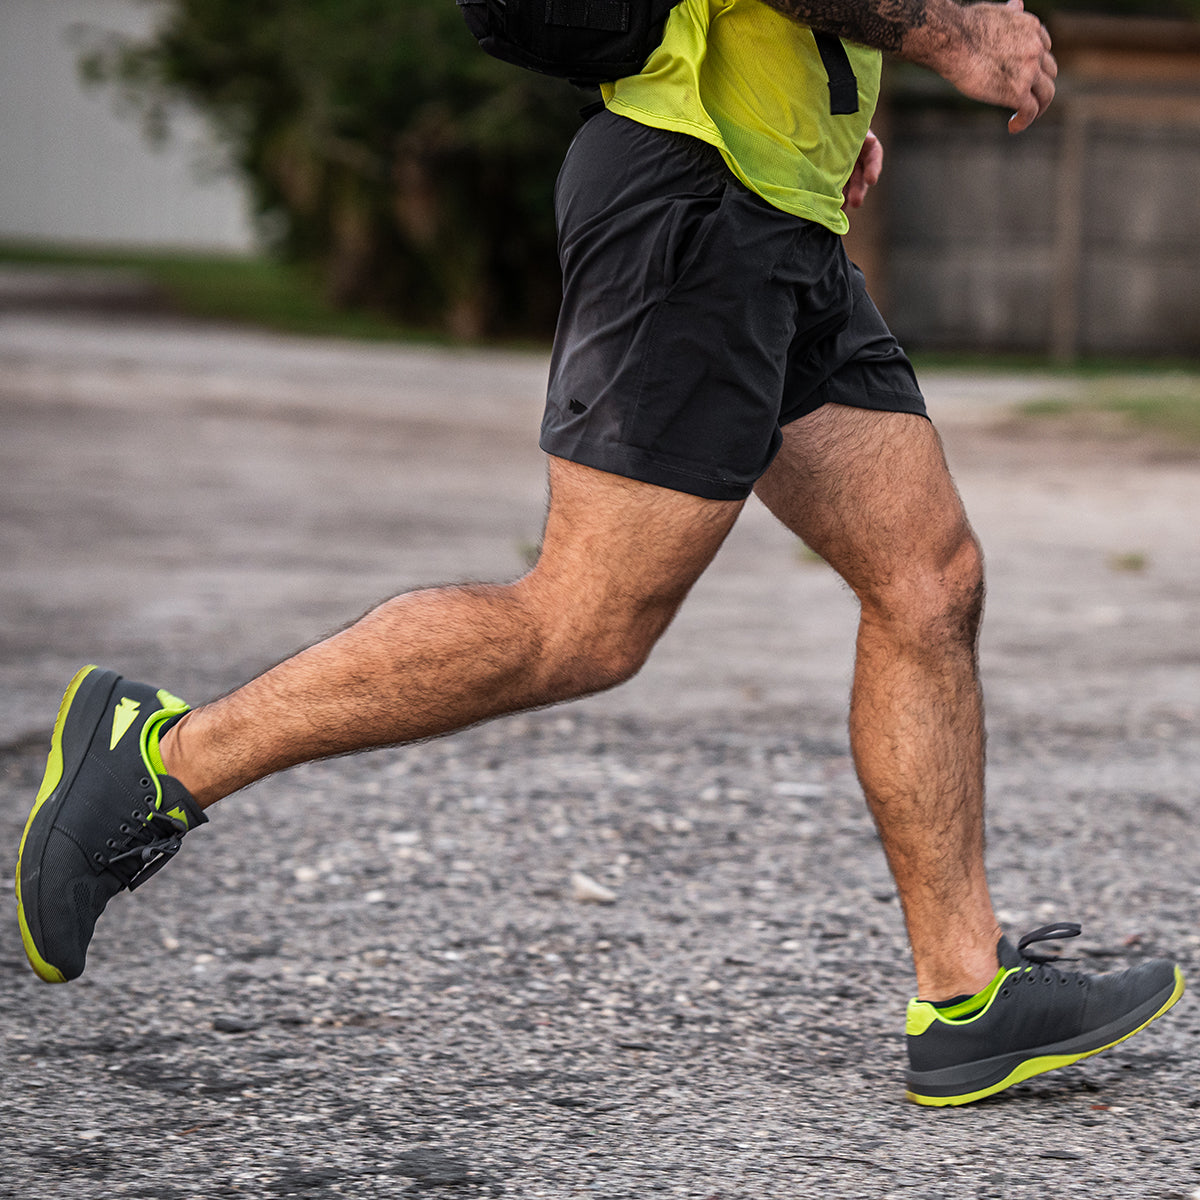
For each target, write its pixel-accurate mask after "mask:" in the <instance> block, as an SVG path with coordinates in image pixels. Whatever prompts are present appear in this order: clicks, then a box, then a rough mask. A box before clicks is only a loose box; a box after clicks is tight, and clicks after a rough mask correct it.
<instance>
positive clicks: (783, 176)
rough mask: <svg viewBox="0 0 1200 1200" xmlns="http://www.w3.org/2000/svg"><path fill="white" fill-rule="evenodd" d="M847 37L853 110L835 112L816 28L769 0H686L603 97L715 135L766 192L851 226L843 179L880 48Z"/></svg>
mask: <svg viewBox="0 0 1200 1200" xmlns="http://www.w3.org/2000/svg"><path fill="white" fill-rule="evenodd" d="M842 46H843V47H844V49H845V52H846V56H847V59H848V60H849V66H850V69H851V70H852V71H853V73H854V76H855V79H856V80H857V88H858V111H857V112H855V113H843V114H839V115H836V116H835V115H834V114H833V113H832V112H831V111H830V110H831V107H833V106H832V105H831V103H830V92H829V74H828V73H827V71H826V67H825V64H824V62H823V60H822V57H821V53H820V51H819V49H818V46H817V41H816V38H815V37H814V35H813V33H812V31H811V30H809V29H806V28H805V27H804V26H802V25H799V24H797V23H796V22H794V21H791V20H789V19H788V18H787V17H784V16H782V15H780V14H779V13H777V12H776V11H775V10H774V9H772V8H769V7H768V6H767V5H766V4H764V3H762V0H681V3H680V4H678V5H677V6H676V7H675V8H674V9H673V10H672V11H671V15H670V17H669V19H668V21H667V25H666V31H665V34H664V37H663V41H662V44H661V45H660V46H659V47H658V48H657V49H656V50H655V51H654V53H653V54H652V55H651V56H650V58H649V60H648V61H647V63H646V65H645V67H644V68H643V70H642V72H641V73H640V74H638V75H631V76H629V77H628V78H626V79H620V80H618V81H617V82H616V83H614V84H606V85H605V86H604V88H603V95H604V100H605V103H606V104H607V105H608V107H609V108H610V109H611V110H612V111H614V112H617V113H620V114H621V115H622V116H625V117H629V118H631V119H632V120H634V121H639V122H641V123H642V124H643V125H650V126H653V127H655V128H658V129H671V130H675V131H676V132H677V133H686V134H690V135H692V136H693V137H697V138H700V139H701V140H703V141H705V142H708V143H710V144H711V145H713V146H715V147H716V148H717V149H718V150H719V151H720V152H721V155H722V156H723V157H724V159H725V162H726V163H727V164H728V166H729V169H730V170H731V171H732V172H733V173H734V175H736V176H737V177H738V179H740V180H741V181H742V183H744V184H745V185H746V186H747V187H748V188H750V190H751V191H753V192H756V193H757V194H758V195H759V196H761V197H762V198H763V199H764V200H766V201H767V202H768V203H769V204H772V205H774V206H775V207H776V208H779V209H782V210H783V211H784V212H788V213H792V214H793V215H795V216H798V217H804V218H805V219H807V220H810V221H816V222H818V223H819V224H821V225H824V226H825V227H826V228H827V229H831V230H832V231H833V232H834V233H839V234H840V233H845V232H846V230H847V228H848V222H847V220H846V214H845V213H844V212H843V211H842V188H843V187H844V186H845V183H846V180H847V179H848V178H849V177H850V173H851V171H852V170H853V169H854V163H855V161H856V160H857V158H858V152H859V149H860V148H861V146H862V144H863V140H864V138H865V137H866V135H867V131H868V129H869V127H870V122H871V117H872V116H873V114H874V111H875V105H876V103H877V101H878V98H879V77H880V71H881V63H882V56H881V55H880V54H879V52H878V51H877V50H871V49H868V48H867V47H865V46H857V45H854V44H853V43H849V42H845V43H842Z"/></svg>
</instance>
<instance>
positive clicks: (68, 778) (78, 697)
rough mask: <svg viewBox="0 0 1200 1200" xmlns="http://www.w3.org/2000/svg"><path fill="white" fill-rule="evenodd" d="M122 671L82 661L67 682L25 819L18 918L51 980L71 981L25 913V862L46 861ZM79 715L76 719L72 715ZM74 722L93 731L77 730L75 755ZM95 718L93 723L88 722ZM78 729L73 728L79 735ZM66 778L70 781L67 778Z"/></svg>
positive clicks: (34, 961) (32, 956) (24, 940)
mask: <svg viewBox="0 0 1200 1200" xmlns="http://www.w3.org/2000/svg"><path fill="white" fill-rule="evenodd" d="M119 678H120V676H119V675H117V674H116V672H114V671H102V670H101V669H100V668H99V667H96V666H88V667H82V668H81V669H80V670H79V671H77V672H76V673H75V677H74V678H73V679H72V680H71V682H70V684H69V685H68V686H67V690H66V692H65V693H64V694H63V698H62V703H61V704H60V705H59V706H58V719H57V720H56V721H55V722H54V733H53V734H52V735H51V738H50V754H49V756H48V757H47V759H46V773H45V774H44V775H43V776H42V785H41V787H40V788H39V789H38V793H37V799H36V800H34V803H33V809H32V811H31V812H30V814H29V819H28V820H27V821H26V822H25V830H24V832H23V833H22V834H21V846H20V849H19V850H18V851H17V922H18V924H19V925H20V926H21V944H22V945H23V946H24V947H25V957H26V958H28V959H29V965H30V966H31V967H32V968H33V970H34V973H35V974H36V975H37V977H38V978H39V979H41V980H44V981H45V982H46V983H66V982H67V977H66V976H65V975H64V974H63V973H62V972H61V971H60V970H59V969H58V968H57V967H56V966H54V965H52V964H51V963H48V962H47V961H46V960H45V959H44V958H42V956H41V954H40V953H39V952H38V946H37V938H36V935H35V933H34V930H33V929H31V928H30V921H29V919H28V917H27V916H26V913H25V903H24V900H23V898H22V896H21V864H22V863H23V862H24V860H25V856H26V854H29V855H31V856H32V857H33V860H34V861H36V862H38V863H39V864H40V862H41V856H42V854H43V853H44V852H45V847H46V840H47V838H48V836H49V832H50V829H51V828H52V826H53V825H54V820H55V817H56V816H57V810H58V807H59V806H60V805H61V804H62V801H63V798H64V797H65V796H66V794H67V792H68V791H70V788H71V784H72V783H74V781H75V776H76V775H77V774H78V773H79V768H80V767H81V766H82V765H83V760H84V758H85V757H86V755H87V750H88V746H89V745H91V741H92V736H93V734H94V732H95V727H96V725H97V724H98V723H99V721H100V719H101V717H102V716H103V714H104V710H105V706H106V705H107V704H108V699H109V696H111V695H112V691H113V687H114V686H115V685H116V683H117V680H118V679H119ZM72 718H74V721H72ZM68 722H72V724H74V725H78V726H81V727H83V728H86V730H87V736H86V737H83V736H80V737H78V738H75V737H74V736H72V738H71V744H72V746H73V749H72V751H71V754H70V759H69V760H68V759H67V758H65V757H64V753H63V741H64V735H65V733H66V729H67V724H68ZM88 722H90V724H88ZM74 733H75V730H74V729H73V730H72V735H74ZM64 783H65V786H63V784H64ZM47 804H49V805H50V809H49V811H48V812H47V813H46V814H45V815H46V817H47V818H48V819H47V820H45V821H43V822H40V823H38V827H37V829H35V828H34V825H35V821H36V819H37V817H38V815H39V813H41V810H42V808H43V807H44V806H45V805H47Z"/></svg>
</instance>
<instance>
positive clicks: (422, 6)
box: [0, 0, 1200, 362]
mask: <svg viewBox="0 0 1200 1200" xmlns="http://www.w3.org/2000/svg"><path fill="white" fill-rule="evenodd" d="M1036 7H1037V11H1038V12H1039V15H1042V16H1043V17H1044V18H1045V19H1046V20H1047V21H1048V23H1049V24H1050V26H1051V29H1052V31H1053V33H1054V36H1055V49H1056V53H1057V54H1058V58H1059V61H1060V64H1061V67H1062V77H1061V88H1060V92H1059V96H1058V98H1057V100H1056V103H1055V104H1054V106H1053V107H1052V109H1051V110H1050V112H1049V114H1048V115H1047V116H1046V117H1045V118H1044V119H1043V120H1042V121H1040V122H1039V123H1038V124H1037V125H1035V126H1034V127H1033V129H1032V130H1031V131H1029V132H1027V133H1026V134H1024V135H1022V136H1020V137H1017V138H1013V137H1010V136H1009V135H1008V134H1007V132H1006V129H1005V122H1004V115H1003V114H999V113H997V112H996V111H995V110H989V109H986V108H984V107H982V106H979V105H975V104H971V103H969V102H967V101H964V100H962V99H961V98H960V97H959V96H957V94H956V93H955V92H954V91H953V89H951V88H949V87H948V86H947V85H945V84H943V83H942V82H941V81H940V80H939V79H938V78H936V77H935V76H933V75H931V74H929V73H928V72H923V71H920V70H916V69H912V68H909V67H907V66H905V65H904V64H900V63H893V64H891V66H890V69H889V70H888V72H887V73H886V76H885V78H886V87H885V96H884V100H883V104H882V106H881V110H880V113H879V116H878V128H879V130H880V132H881V134H882V135H883V137H884V139H885V144H886V146H887V148H888V164H887V169H886V171H885V176H884V181H883V183H882V185H881V186H880V188H879V189H878V191H877V194H876V195H875V196H873V197H872V201H871V202H870V203H869V204H868V206H867V207H866V208H865V209H864V210H863V211H862V213H861V214H857V215H856V219H855V226H854V229H853V231H852V233H851V235H850V242H851V249H852V253H853V255H854V256H855V257H856V259H857V260H858V261H860V262H861V263H862V265H863V266H864V268H865V269H866V270H867V273H868V278H869V280H870V281H871V284H872V289H873V291H874V293H875V294H876V296H877V299H878V300H879V302H880V304H881V307H883V308H884V310H885V312H886V314H887V315H888V317H889V319H890V321H891V323H892V324H893V326H894V328H895V329H896V331H897V333H898V334H899V335H900V337H901V338H902V340H903V341H905V342H906V343H907V344H908V345H909V346H910V347H912V348H913V349H914V350H917V351H922V350H923V351H926V352H930V351H933V352H952V353H960V352H985V353H994V354H1008V355H1012V354H1023V355H1029V356H1034V357H1036V358H1038V359H1041V360H1047V359H1053V360H1057V361H1059V362H1071V361H1074V360H1077V359H1079V358H1081V357H1084V358H1091V359H1094V358H1097V357H1100V358H1113V357H1117V358H1122V357H1128V356H1133V357H1136V358H1139V359H1156V358H1157V359H1161V358H1162V357H1164V356H1168V357H1174V358H1185V359H1187V358H1193V359H1194V358H1195V357H1197V356H1200V200H1198V197H1200V0H1150V2H1148V3H1138V2H1137V0H1066V2H1063V0H1044V2H1043V3H1041V4H1040V5H1037V6H1036ZM588 99H589V96H588V95H587V94H586V93H583V92H580V91H578V90H576V89H574V88H572V87H570V86H569V85H567V84H563V83H559V82H557V81H552V80H546V79H541V78H538V77H535V76H533V75H531V74H529V73H528V72H523V71H519V70H515V69H513V68H511V67H507V66H504V65H502V64H499V63H496V62H494V61H492V60H491V59H489V58H487V57H486V56H485V55H483V54H482V53H480V52H479V50H478V48H477V47H476V45H475V43H474V42H473V40H472V38H471V37H470V35H469V34H468V32H467V31H466V28H465V26H464V24H463V22H462V20H461V19H460V17H459V14H458V12H457V10H456V7H455V5H454V4H453V2H452V0H402V2H400V3H397V2H396V0H262V2H260V3H256V4H254V5H247V4H244V3H241V0H3V3H0V260H3V261H7V262H8V263H9V264H13V263H25V264H42V265H46V264H52V263H59V264H62V263H74V264H76V265H88V264H91V265H93V266H96V265H106V266H110V267H111V266H126V267H137V268H140V269H141V271H142V272H143V277H146V278H150V279H152V280H154V282H155V285H156V287H157V288H158V289H159V295H160V297H164V298H166V299H169V300H170V301H171V302H172V303H175V304H177V305H179V306H181V307H182V308H184V309H185V310H191V311H197V312H199V313H200V314H201V315H216V316H222V317H231V318H235V319H236V318H242V319H248V320H253V321H257V322H259V323H265V324H274V325H276V326H281V327H284V328H297V329H305V328H311V329H314V330H321V331H324V330H327V329H328V330H332V331H334V332H354V333H365V334H369V335H372V336H391V335H394V334H402V333H404V332H407V331H414V330H415V331H418V332H420V333H423V334H424V335H430V334H434V335H442V336H447V337H451V338H455V339H479V338H500V339H510V340H511V339H532V340H538V341H540V340H542V339H544V338H545V337H546V336H547V335H548V334H549V332H550V330H551V329H552V326H553V320H554V314H555V310H556V306H557V299H558V279H557V267H556V264H555V256H554V233H553V228H552V218H551V203H550V194H551V189H552V186H553V180H554V176H555V172H556V170H557V167H558V163H559V160H560V158H561V155H562V152H563V149H564V147H565V145H566V143H567V141H568V140H569V138H570V136H571V134H572V131H573V130H574V128H575V127H576V126H577V124H578V109H579V107H580V105H581V104H582V103H586V102H587V100H588ZM147 273H148V274H147ZM11 286H14V285H12V284H11V283H10V287H11ZM114 294H115V293H114Z"/></svg>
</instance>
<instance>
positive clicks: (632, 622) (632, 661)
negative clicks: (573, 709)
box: [531, 601, 667, 703]
mask: <svg viewBox="0 0 1200 1200" xmlns="http://www.w3.org/2000/svg"><path fill="white" fill-rule="evenodd" d="M666 623H667V622H666V621H665V620H661V619H659V618H657V617H656V616H655V615H654V614H653V613H648V612H645V611H637V610H634V611H629V610H625V609H623V608H622V607H621V606H619V605H611V606H599V607H593V606H591V605H587V604H584V603H581V602H578V601H576V602H574V603H572V602H570V601H568V602H566V603H560V604H554V605H544V606H540V609H539V611H538V614H537V621H536V624H537V627H538V636H537V638H536V639H535V640H536V646H537V651H536V655H535V659H536V662H535V663H533V664H531V665H532V666H533V669H534V671H535V672H536V674H537V675H538V677H539V682H538V687H537V690H538V693H539V694H540V695H541V696H542V697H543V698H544V702H546V703H556V702H558V701H561V700H571V699H574V698H576V697H578V696H585V695H590V694H592V693H594V692H603V691H607V690H608V689H609V688H614V687H616V686H618V685H619V684H622V683H625V682H626V681H627V680H629V679H631V678H632V677H633V676H634V675H636V674H637V673H638V671H639V670H640V669H641V668H642V665H643V664H644V663H645V661H646V659H647V658H648V657H649V656H650V651H651V650H652V649H653V648H654V645H655V643H656V642H657V641H658V638H659V636H660V634H661V633H662V630H663V628H665V625H666Z"/></svg>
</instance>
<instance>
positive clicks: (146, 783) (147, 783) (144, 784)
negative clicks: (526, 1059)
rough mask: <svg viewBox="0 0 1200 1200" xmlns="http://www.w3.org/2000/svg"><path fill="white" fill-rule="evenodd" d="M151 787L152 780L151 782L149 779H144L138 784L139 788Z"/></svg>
mask: <svg viewBox="0 0 1200 1200" xmlns="http://www.w3.org/2000/svg"><path fill="white" fill-rule="evenodd" d="M149 786H150V780H149V779H143V780H141V782H140V783H139V784H138V787H149Z"/></svg>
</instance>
